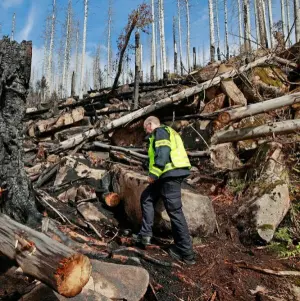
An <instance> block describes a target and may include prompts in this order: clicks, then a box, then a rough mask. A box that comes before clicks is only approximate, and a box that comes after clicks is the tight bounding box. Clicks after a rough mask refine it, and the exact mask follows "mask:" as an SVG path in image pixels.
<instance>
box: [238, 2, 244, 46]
mask: <svg viewBox="0 0 300 301" xmlns="http://www.w3.org/2000/svg"><path fill="white" fill-rule="evenodd" d="M237 5H238V18H239V42H240V52H241V50H242V45H243V25H242V10H241V0H237Z"/></svg>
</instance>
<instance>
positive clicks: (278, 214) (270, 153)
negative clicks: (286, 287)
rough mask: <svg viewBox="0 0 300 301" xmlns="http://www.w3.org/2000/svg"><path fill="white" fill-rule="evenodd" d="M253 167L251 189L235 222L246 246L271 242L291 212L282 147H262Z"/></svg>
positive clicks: (250, 179) (235, 216) (276, 145)
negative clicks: (289, 211)
mask: <svg viewBox="0 0 300 301" xmlns="http://www.w3.org/2000/svg"><path fill="white" fill-rule="evenodd" d="M250 164H251V165H252V166H253V168H251V169H249V170H248V171H247V176H248V181H249V184H250V186H249V188H248V189H247V190H246V191H245V192H244V194H243V196H242V199H243V204H242V206H241V207H240V208H239V209H238V211H237V213H236V214H235V215H234V216H233V218H234V220H235V221H236V223H237V226H238V228H239V230H240V232H241V238H242V239H243V240H244V242H250V241H256V242H261V241H262V242H270V241H271V240H272V238H273V235H274V233H275V231H276V229H277V227H278V225H279V224H280V222H281V221H282V220H283V218H284V217H285V215H286V213H287V212H288V210H289V208H290V197H289V188H288V187H289V179H288V173H287V169H286V166H285V163H284V156H283V153H282V150H281V145H280V144H278V143H274V142H272V143H265V144H263V145H261V146H260V147H259V148H258V150H257V152H256V154H255V155H254V157H253V158H252V159H251V160H250Z"/></svg>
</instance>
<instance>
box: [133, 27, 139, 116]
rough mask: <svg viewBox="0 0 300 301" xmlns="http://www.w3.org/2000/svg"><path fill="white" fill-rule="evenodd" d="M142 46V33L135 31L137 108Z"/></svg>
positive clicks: (136, 106)
mask: <svg viewBox="0 0 300 301" xmlns="http://www.w3.org/2000/svg"><path fill="white" fill-rule="evenodd" d="M140 51H141V48H140V33H139V32H138V31H137V32H136V33H135V75H134V92H133V99H134V106H133V108H134V109H135V110H136V109H138V107H139V85H140V56H141V53H140Z"/></svg>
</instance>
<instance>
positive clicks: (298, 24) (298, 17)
mask: <svg viewBox="0 0 300 301" xmlns="http://www.w3.org/2000/svg"><path fill="white" fill-rule="evenodd" d="M294 18H295V36H296V43H297V42H299V40H300V5H299V1H298V0H294Z"/></svg>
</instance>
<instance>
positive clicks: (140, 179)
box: [112, 165, 216, 236]
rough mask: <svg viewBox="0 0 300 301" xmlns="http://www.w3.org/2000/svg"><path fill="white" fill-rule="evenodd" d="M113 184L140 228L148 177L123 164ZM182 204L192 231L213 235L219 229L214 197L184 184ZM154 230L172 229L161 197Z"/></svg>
mask: <svg viewBox="0 0 300 301" xmlns="http://www.w3.org/2000/svg"><path fill="white" fill-rule="evenodd" d="M112 175H113V176H112V186H113V190H114V192H116V193H118V195H119V196H120V198H121V199H122V200H123V203H124V209H125V212H126V215H127V216H128V218H129V220H130V221H131V223H132V224H133V225H134V227H135V228H136V230H138V229H139V227H140V224H141V220H142V213H141V206H140V196H141V194H142V192H143V191H144V189H145V188H146V187H147V185H148V184H147V177H146V176H145V175H142V174H140V173H137V172H134V171H132V170H129V169H128V168H125V167H123V166H120V165H115V166H114V167H113V168H112ZM181 192H182V206H183V212H184V215H185V217H186V220H187V224H188V227H189V230H190V233H191V235H193V236H209V235H210V234H212V233H213V232H214V230H215V226H216V216H215V212H214V209H213V206H212V203H211V200H210V199H209V198H208V197H207V196H205V195H200V194H199V193H198V192H196V191H194V190H193V189H191V188H190V187H189V186H188V185H186V186H183V189H182V190H181ZM154 230H159V231H162V230H165V231H170V222H169V217H168V215H167V213H166V211H165V208H164V206H163V202H162V201H161V200H160V201H159V202H158V203H157V204H156V207H155V223H154Z"/></svg>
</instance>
